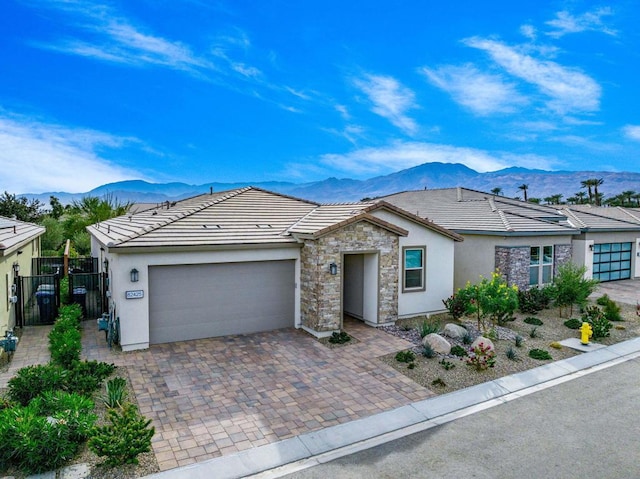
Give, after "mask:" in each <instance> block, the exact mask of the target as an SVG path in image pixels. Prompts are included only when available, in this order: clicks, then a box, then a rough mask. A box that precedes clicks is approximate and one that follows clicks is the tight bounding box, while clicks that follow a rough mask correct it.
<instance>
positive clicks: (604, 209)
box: [568, 205, 640, 224]
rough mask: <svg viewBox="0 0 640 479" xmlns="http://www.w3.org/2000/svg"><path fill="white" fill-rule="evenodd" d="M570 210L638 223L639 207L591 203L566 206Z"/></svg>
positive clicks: (639, 217)
mask: <svg viewBox="0 0 640 479" xmlns="http://www.w3.org/2000/svg"><path fill="white" fill-rule="evenodd" d="M568 208H569V209H571V210H572V211H583V212H586V213H594V214H597V215H600V216H606V217H607V218H613V219H617V220H623V221H631V222H632V223H638V224H640V208H626V207H623V206H593V205H571V206H569V207H568Z"/></svg>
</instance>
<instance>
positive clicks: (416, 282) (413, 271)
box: [402, 246, 425, 292]
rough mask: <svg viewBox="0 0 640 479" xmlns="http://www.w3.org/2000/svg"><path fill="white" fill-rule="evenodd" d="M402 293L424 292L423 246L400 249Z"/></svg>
mask: <svg viewBox="0 0 640 479" xmlns="http://www.w3.org/2000/svg"><path fill="white" fill-rule="evenodd" d="M402 256H403V271H402V275H403V282H402V291H403V292H404V291H424V289H425V285H424V257H425V247H424V246H410V247H405V248H402Z"/></svg>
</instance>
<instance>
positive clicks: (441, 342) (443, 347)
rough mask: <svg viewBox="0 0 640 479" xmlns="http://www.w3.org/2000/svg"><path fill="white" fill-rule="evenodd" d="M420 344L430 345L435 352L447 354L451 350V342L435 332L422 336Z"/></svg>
mask: <svg viewBox="0 0 640 479" xmlns="http://www.w3.org/2000/svg"><path fill="white" fill-rule="evenodd" d="M422 344H423V345H424V346H426V345H427V344H428V345H429V346H431V349H433V350H434V351H435V352H436V353H439V354H449V353H450V352H451V344H449V341H447V340H446V339H445V338H443V337H442V336H440V335H439V334H436V333H431V334H427V335H426V336H425V337H424V338H422Z"/></svg>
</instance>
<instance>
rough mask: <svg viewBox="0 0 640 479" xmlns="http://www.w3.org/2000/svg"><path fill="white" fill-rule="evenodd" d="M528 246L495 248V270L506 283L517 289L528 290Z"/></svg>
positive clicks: (529, 252) (529, 250)
mask: <svg viewBox="0 0 640 479" xmlns="http://www.w3.org/2000/svg"><path fill="white" fill-rule="evenodd" d="M530 256H531V249H530V247H529V246H496V269H498V270H500V272H501V273H502V275H503V276H504V278H505V280H506V281H507V283H508V284H509V285H510V286H512V285H514V284H515V285H516V286H517V287H518V288H519V289H529V262H530Z"/></svg>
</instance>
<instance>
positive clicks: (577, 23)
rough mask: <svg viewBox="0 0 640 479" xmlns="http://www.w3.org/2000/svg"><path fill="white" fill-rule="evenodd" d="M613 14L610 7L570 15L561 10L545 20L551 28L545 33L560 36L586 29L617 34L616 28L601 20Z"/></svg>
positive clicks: (555, 36)
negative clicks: (551, 18) (554, 16)
mask: <svg viewBox="0 0 640 479" xmlns="http://www.w3.org/2000/svg"><path fill="white" fill-rule="evenodd" d="M611 15H613V10H612V9H611V8H610V7H602V8H597V9H595V10H592V11H590V12H586V13H583V14H581V15H572V14H571V13H570V12H568V11H566V10H563V11H561V12H558V13H556V18H554V19H553V20H549V21H548V22H546V24H547V25H549V26H550V27H551V28H553V30H551V31H549V32H547V35H549V36H551V37H554V38H560V37H562V36H564V35H567V34H569V33H580V32H586V31H594V32H600V33H604V34H606V35H612V36H615V35H617V32H616V30H614V29H613V28H610V27H609V26H607V25H606V24H605V23H604V22H603V20H602V19H603V17H609V16H611Z"/></svg>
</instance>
